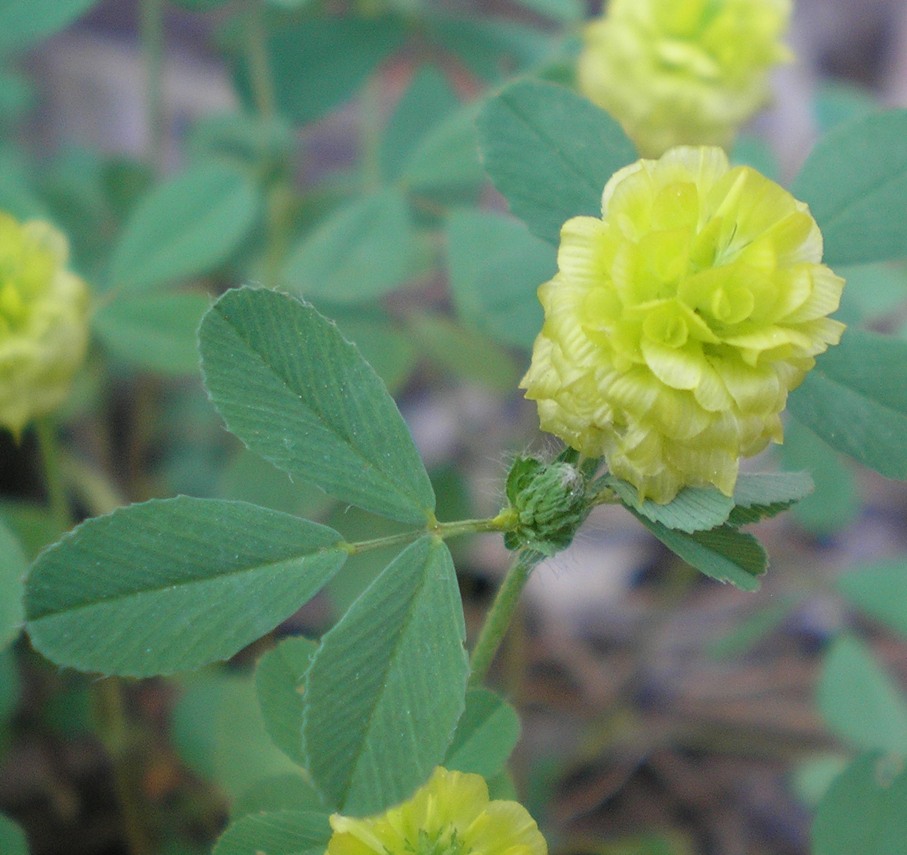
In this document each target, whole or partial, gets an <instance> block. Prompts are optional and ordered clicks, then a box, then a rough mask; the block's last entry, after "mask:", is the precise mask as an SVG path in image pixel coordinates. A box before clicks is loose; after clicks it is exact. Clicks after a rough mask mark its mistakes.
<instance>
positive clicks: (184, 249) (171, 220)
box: [107, 161, 261, 291]
mask: <svg viewBox="0 0 907 855" xmlns="http://www.w3.org/2000/svg"><path fill="white" fill-rule="evenodd" d="M260 207H261V200H260V196H259V191H258V188H257V187H256V186H255V184H254V183H253V182H252V179H251V177H250V176H249V175H248V174H247V173H245V172H242V171H240V170H239V169H237V168H235V167H232V166H229V165H227V164H226V163H220V162H217V161H210V162H206V163H202V164H199V165H197V166H192V167H190V168H189V169H187V170H185V171H184V172H182V173H180V174H179V175H177V176H175V177H174V178H171V179H170V180H169V181H167V182H166V183H164V184H160V185H158V186H156V187H155V188H154V189H152V190H151V192H150V193H148V195H146V196H145V197H143V198H142V200H141V201H140V202H139V203H138V205H137V206H136V208H135V209H134V210H133V211H132V213H131V214H130V216H129V219H128V220H127V222H126V225H125V227H124V229H123V233H122V234H121V235H120V237H119V239H118V240H117V242H116V244H115V246H114V248H113V253H112V255H111V258H110V269H109V272H108V276H107V280H108V285H109V287H111V288H117V289H123V290H129V291H133V290H141V289H147V288H152V287H155V286H158V285H166V284H168V283H170V282H174V281H176V280H179V279H188V278H190V277H192V276H197V275H198V274H201V273H207V272H208V271H210V270H212V269H213V268H215V267H217V265H219V264H221V263H223V262H224V261H225V260H226V259H227V257H228V256H229V255H230V254H231V253H232V252H233V251H234V250H235V249H236V248H237V247H238V246H239V244H240V242H241V241H242V240H243V239H244V238H245V237H246V235H247V234H248V233H249V231H250V229H251V228H252V226H253V225H254V224H255V222H256V220H257V219H258V214H259V210H260Z"/></svg>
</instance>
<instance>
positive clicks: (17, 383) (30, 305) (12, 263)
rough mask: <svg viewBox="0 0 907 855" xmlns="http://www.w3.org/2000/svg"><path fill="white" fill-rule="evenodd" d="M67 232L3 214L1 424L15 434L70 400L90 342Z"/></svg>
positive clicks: (82, 287) (81, 287) (83, 293)
mask: <svg viewBox="0 0 907 855" xmlns="http://www.w3.org/2000/svg"><path fill="white" fill-rule="evenodd" d="M68 257H69V246H68V243H67V241H66V237H65V236H64V235H63V234H61V233H60V232H58V231H57V230H56V229H55V228H54V227H53V226H51V225H50V224H49V223H45V222H42V221H40V220H32V221H30V222H27V223H19V222H18V221H17V220H15V219H14V218H13V217H11V216H10V215H9V214H5V213H3V212H0V426H2V427H5V428H8V429H9V430H11V431H12V432H13V433H14V434H16V435H18V434H19V433H20V432H21V431H22V428H23V427H25V425H26V424H27V423H28V422H29V421H31V419H33V418H35V417H36V416H42V415H45V414H46V413H49V412H51V411H52V410H54V409H55V408H56V407H58V406H59V405H60V404H61V403H63V401H64V400H65V398H66V396H67V394H68V393H69V386H70V381H71V380H72V377H73V375H74V374H75V372H76V370H77V369H78V367H79V366H80V365H81V364H82V360H83V358H84V356H85V349H86V345H87V342H88V290H87V288H86V286H85V283H84V282H83V281H82V280H81V279H80V278H79V277H78V276H76V275H75V274H74V273H72V272H71V271H70V270H68V269H67V267H66V263H67V261H68Z"/></svg>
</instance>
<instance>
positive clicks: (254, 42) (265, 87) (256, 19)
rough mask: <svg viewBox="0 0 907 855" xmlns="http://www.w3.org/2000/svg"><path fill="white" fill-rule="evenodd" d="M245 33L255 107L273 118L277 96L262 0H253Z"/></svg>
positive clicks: (269, 117) (266, 117)
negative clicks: (269, 59)
mask: <svg viewBox="0 0 907 855" xmlns="http://www.w3.org/2000/svg"><path fill="white" fill-rule="evenodd" d="M245 33H246V63H247V64H248V66H249V81H250V83H251V86H252V97H253V99H254V100H255V109H256V110H257V111H258V113H259V115H260V116H261V117H262V118H265V119H271V118H273V117H274V114H275V113H276V112H277V97H276V95H275V93H274V78H273V77H272V75H271V65H270V63H269V62H268V34H267V30H266V28H265V19H264V8H263V5H262V3H261V0H252V3H251V4H250V7H249V15H248V18H247V20H246V26H245Z"/></svg>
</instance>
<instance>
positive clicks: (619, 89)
mask: <svg viewBox="0 0 907 855" xmlns="http://www.w3.org/2000/svg"><path fill="white" fill-rule="evenodd" d="M789 17H790V0H611V3H610V5H609V8H608V13H607V15H606V16H605V17H603V18H601V19H598V20H596V21H594V22H592V23H591V24H589V25H588V26H587V28H586V30H585V32H584V49H583V51H582V54H581V56H580V60H579V67H578V70H577V72H578V80H579V85H580V88H581V89H582V91H583V93H584V94H585V95H586V96H587V97H588V98H589V99H590V100H591V101H594V102H595V103H596V104H598V105H599V106H601V107H603V108H604V109H605V110H608V111H609V112H610V113H611V114H612V115H614V116H615V117H616V118H617V119H618V120H619V121H620V122H621V124H622V125H623V126H624V128H625V130H626V131H627V133H628V134H629V136H630V137H631V138H632V139H633V141H634V142H635V143H636V144H637V146H638V147H639V150H640V152H641V153H642V154H643V155H645V156H647V157H657V156H658V155H660V154H662V153H663V152H665V151H667V149H669V148H671V147H672V146H675V145H682V144H690V145H698V144H703V145H722V146H726V145H728V144H729V143H730V142H731V140H732V139H733V136H734V134H735V133H736V131H737V129H738V128H739V127H740V126H741V125H742V124H743V123H744V122H745V121H746V120H747V119H749V118H750V117H751V116H752V115H753V114H754V113H755V112H756V111H757V110H759V109H760V108H761V107H762V106H763V105H764V104H765V102H766V100H767V98H768V83H767V76H768V75H767V73H768V71H769V69H770V68H771V67H772V66H774V65H776V64H778V63H780V62H783V61H786V60H787V59H788V58H789V51H788V49H787V47H786V46H785V45H784V44H783V43H782V42H781V38H782V37H783V35H784V33H785V31H786V29H787V24H788V19H789Z"/></svg>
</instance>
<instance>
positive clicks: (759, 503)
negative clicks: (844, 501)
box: [728, 472, 813, 526]
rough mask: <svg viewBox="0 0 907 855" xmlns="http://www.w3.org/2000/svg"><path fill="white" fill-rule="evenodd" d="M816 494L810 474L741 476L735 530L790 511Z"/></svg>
mask: <svg viewBox="0 0 907 855" xmlns="http://www.w3.org/2000/svg"><path fill="white" fill-rule="evenodd" d="M812 491H813V479H812V478H810V477H809V474H808V473H806V472H759V473H756V472H741V473H740V475H739V476H738V477H737V484H736V486H735V487H734V509H733V510H732V511H731V515H730V517H729V518H728V522H729V523H730V524H731V525H734V526H740V525H746V524H747V523H754V522H758V521H759V520H761V519H765V518H766V517H773V516H775V515H776V514H780V513H781V512H782V511H785V510H787V509H788V508H789V507H790V506H791V505H793V504H795V503H796V502H799V501H800V500H801V499H804V498H806V497H807V496H808V495H810V493H812Z"/></svg>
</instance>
